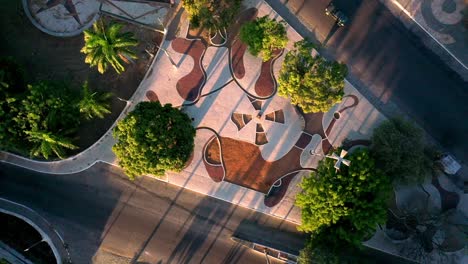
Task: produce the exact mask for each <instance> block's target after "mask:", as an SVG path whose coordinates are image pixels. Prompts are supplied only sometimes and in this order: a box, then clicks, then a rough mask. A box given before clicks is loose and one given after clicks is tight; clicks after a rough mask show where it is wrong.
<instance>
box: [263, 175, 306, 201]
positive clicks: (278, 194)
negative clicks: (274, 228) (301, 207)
mask: <svg viewBox="0 0 468 264" xmlns="http://www.w3.org/2000/svg"><path fill="white" fill-rule="evenodd" d="M297 174H298V173H297V172H296V173H292V174H291V175H288V176H286V177H284V178H282V179H281V186H280V187H278V189H277V190H272V192H273V191H274V193H270V195H269V196H268V197H265V199H264V200H263V204H265V206H267V207H273V206H275V205H277V204H278V203H279V202H281V200H282V199H283V197H284V195H285V194H286V192H287V191H288V187H289V184H290V183H291V181H292V179H293V178H294V177H295V176H296V175H297ZM274 189H275V188H274Z"/></svg>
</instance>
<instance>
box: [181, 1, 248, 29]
mask: <svg viewBox="0 0 468 264" xmlns="http://www.w3.org/2000/svg"><path fill="white" fill-rule="evenodd" d="M241 2H242V1H241V0H183V1H182V4H183V6H184V8H185V10H186V11H187V13H188V15H189V19H190V23H191V25H192V26H193V27H195V28H198V27H204V28H206V29H209V30H211V31H216V30H220V29H223V28H227V27H229V26H230V25H231V23H232V22H233V21H234V18H235V16H236V15H237V13H238V12H239V9H240V4H241Z"/></svg>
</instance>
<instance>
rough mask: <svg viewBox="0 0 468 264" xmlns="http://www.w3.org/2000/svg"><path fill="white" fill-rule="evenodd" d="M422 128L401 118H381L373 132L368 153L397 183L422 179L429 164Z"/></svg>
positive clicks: (428, 168)
mask: <svg viewBox="0 0 468 264" xmlns="http://www.w3.org/2000/svg"><path fill="white" fill-rule="evenodd" d="M425 148H426V147H425V142H424V137H423V133H422V131H421V130H420V129H419V128H417V127H415V126H414V125H413V124H411V123H410V122H408V121H405V120H403V119H401V118H395V119H390V120H387V121H385V122H383V123H382V124H381V125H380V126H379V127H377V128H376V129H375V130H374V134H373V135H372V144H371V154H372V156H373V157H374V158H375V160H376V162H377V165H378V166H379V168H381V169H382V170H383V172H384V173H385V174H386V175H387V176H388V177H390V178H391V179H392V180H393V181H394V182H396V183H417V182H421V181H423V180H424V177H425V175H426V174H427V173H428V171H429V170H430V168H431V160H430V158H429V157H428V156H427V155H426V153H425Z"/></svg>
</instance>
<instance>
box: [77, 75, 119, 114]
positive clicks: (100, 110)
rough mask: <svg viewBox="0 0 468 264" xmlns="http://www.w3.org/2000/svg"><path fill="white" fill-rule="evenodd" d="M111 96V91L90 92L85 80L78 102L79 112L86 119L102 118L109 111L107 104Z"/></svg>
mask: <svg viewBox="0 0 468 264" xmlns="http://www.w3.org/2000/svg"><path fill="white" fill-rule="evenodd" d="M111 97H112V93H98V92H94V93H93V92H91V91H90V90H89V87H88V81H86V82H85V83H84V84H83V91H82V97H81V99H80V101H79V102H78V108H79V109H80V113H81V114H83V115H84V117H85V119H88V120H89V119H92V118H93V117H99V118H103V117H104V115H106V114H109V113H110V112H111V111H110V105H109V99H110V98H111Z"/></svg>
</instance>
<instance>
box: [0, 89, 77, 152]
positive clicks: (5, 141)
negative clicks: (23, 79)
mask: <svg viewBox="0 0 468 264" xmlns="http://www.w3.org/2000/svg"><path fill="white" fill-rule="evenodd" d="M4 116H5V119H4V120H2V122H1V123H2V127H3V126H4V125H5V126H6V127H5V128H2V129H1V133H0V139H1V141H0V145H1V146H0V147H1V148H2V149H5V150H10V151H15V152H20V153H22V154H24V152H29V153H30V155H31V156H42V157H44V158H49V157H50V156H52V154H55V155H57V156H58V157H60V158H63V157H64V154H65V151H64V149H75V148H76V147H75V146H74V145H73V144H72V143H71V139H70V138H68V136H69V135H70V134H71V133H72V132H74V131H75V130H76V128H77V127H78V125H79V124H80V115H79V110H78V107H77V106H76V101H75V96H74V95H73V93H72V92H71V91H70V90H69V89H68V87H67V85H66V84H65V83H63V82H52V81H42V82H39V83H36V84H33V85H27V88H26V91H25V92H23V93H20V94H15V95H12V96H10V97H8V99H7V105H5V107H4Z"/></svg>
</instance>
